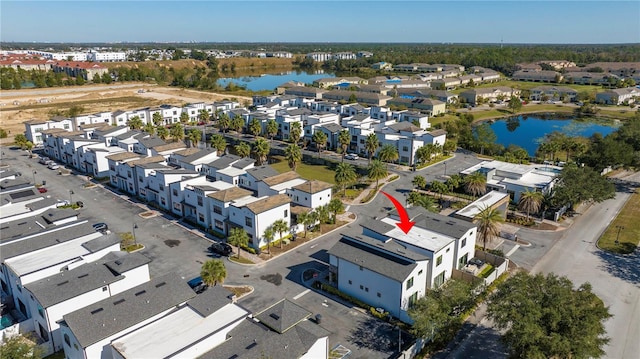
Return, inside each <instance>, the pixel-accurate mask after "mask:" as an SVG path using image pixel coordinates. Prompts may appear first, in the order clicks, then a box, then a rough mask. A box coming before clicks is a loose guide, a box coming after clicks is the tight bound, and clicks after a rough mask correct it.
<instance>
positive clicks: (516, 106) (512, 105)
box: [507, 96, 522, 114]
mask: <svg viewBox="0 0 640 359" xmlns="http://www.w3.org/2000/svg"><path fill="white" fill-rule="evenodd" d="M507 107H508V108H509V109H510V110H511V113H514V114H515V113H516V112H518V111H520V110H521V109H522V101H521V100H520V98H519V97H518V96H511V99H509V103H508V104H507Z"/></svg>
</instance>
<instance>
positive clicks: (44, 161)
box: [38, 157, 53, 165]
mask: <svg viewBox="0 0 640 359" xmlns="http://www.w3.org/2000/svg"><path fill="white" fill-rule="evenodd" d="M51 162H53V161H51V160H50V159H49V157H40V159H39V160H38V163H40V164H43V165H48V164H49V163H51Z"/></svg>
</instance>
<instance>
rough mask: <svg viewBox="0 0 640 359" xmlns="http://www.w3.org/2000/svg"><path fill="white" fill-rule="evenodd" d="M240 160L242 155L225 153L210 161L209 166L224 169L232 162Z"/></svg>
mask: <svg viewBox="0 0 640 359" xmlns="http://www.w3.org/2000/svg"><path fill="white" fill-rule="evenodd" d="M238 160H240V156H236V155H224V156H222V157H220V158H218V159H216V160H214V161H211V162H209V164H208V166H209V167H213V168H215V169H219V170H221V169H223V168H227V167H229V166H230V165H231V164H232V163H234V162H236V161H238Z"/></svg>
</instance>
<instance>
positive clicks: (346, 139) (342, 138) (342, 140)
mask: <svg viewBox="0 0 640 359" xmlns="http://www.w3.org/2000/svg"><path fill="white" fill-rule="evenodd" d="M350 142H351V136H349V130H342V131H340V132H339V133H338V143H339V144H340V148H341V149H342V161H343V162H344V156H345V155H346V154H347V148H348V147H349V143H350Z"/></svg>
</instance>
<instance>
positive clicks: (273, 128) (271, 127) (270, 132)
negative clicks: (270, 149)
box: [265, 119, 278, 140]
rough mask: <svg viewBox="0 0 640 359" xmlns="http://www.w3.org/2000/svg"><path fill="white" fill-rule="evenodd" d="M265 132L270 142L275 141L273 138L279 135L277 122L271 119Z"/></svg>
mask: <svg viewBox="0 0 640 359" xmlns="http://www.w3.org/2000/svg"><path fill="white" fill-rule="evenodd" d="M265 132H266V135H267V137H269V139H270V140H273V137H274V136H275V135H277V134H278V123H277V122H276V120H274V119H269V120H268V121H267V125H266V126H265Z"/></svg>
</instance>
